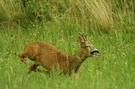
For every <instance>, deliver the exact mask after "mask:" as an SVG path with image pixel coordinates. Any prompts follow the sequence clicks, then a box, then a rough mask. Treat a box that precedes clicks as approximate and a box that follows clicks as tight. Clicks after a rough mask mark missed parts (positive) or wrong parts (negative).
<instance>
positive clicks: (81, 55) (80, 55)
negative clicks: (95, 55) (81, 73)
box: [74, 49, 87, 64]
mask: <svg viewBox="0 0 135 89" xmlns="http://www.w3.org/2000/svg"><path fill="white" fill-rule="evenodd" d="M74 58H75V60H78V63H80V64H81V63H82V62H84V61H85V59H86V58H87V56H86V55H85V54H84V53H83V50H82V49H80V50H79V51H78V52H77V53H76V54H74Z"/></svg>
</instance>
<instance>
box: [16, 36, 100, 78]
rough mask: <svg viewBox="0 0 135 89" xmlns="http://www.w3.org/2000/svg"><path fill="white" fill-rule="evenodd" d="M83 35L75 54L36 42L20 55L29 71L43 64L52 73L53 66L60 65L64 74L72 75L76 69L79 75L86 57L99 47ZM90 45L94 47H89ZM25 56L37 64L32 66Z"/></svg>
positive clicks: (76, 73)
mask: <svg viewBox="0 0 135 89" xmlns="http://www.w3.org/2000/svg"><path fill="white" fill-rule="evenodd" d="M83 37H84V34H80V42H81V47H80V49H79V51H78V52H77V53H76V54H74V55H68V54H66V53H65V52H62V51H61V50H59V49H57V48H56V47H55V46H53V45H51V44H48V43H44V42H34V43H31V44H29V45H27V46H26V47H25V48H24V51H23V52H22V53H21V54H19V55H18V56H19V57H20V59H21V61H22V62H24V63H25V64H26V65H27V67H28V69H29V73H30V72H31V71H36V67H37V66H39V65H41V66H43V67H44V68H45V69H46V70H47V73H50V72H51V71H52V69H53V68H56V67H58V66H59V68H60V69H61V71H62V72H63V73H64V74H69V75H70V74H71V72H72V71H74V72H75V75H78V71H79V68H80V66H81V64H82V63H83V62H84V61H85V59H86V58H87V57H90V56H92V55H93V54H94V52H98V51H97V49H96V48H94V46H93V45H92V44H90V43H89V41H88V42H87V39H86V38H83ZM90 46H91V48H92V49H90V48H88V47H90ZM25 57H28V58H29V59H31V60H32V61H34V62H35V64H34V65H32V66H30V65H29V64H28V63H27V61H26V60H25V59H24V58H25ZM39 71H40V70H39Z"/></svg>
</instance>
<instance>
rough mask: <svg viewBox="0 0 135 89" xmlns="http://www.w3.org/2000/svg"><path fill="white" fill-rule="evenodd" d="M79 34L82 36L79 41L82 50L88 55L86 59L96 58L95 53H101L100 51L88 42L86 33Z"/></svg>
mask: <svg viewBox="0 0 135 89" xmlns="http://www.w3.org/2000/svg"><path fill="white" fill-rule="evenodd" d="M79 34H80V35H79V41H80V46H81V50H82V51H83V53H84V54H85V55H86V57H90V56H96V54H95V53H99V51H98V50H97V49H96V48H95V47H94V46H93V45H92V44H91V42H90V41H88V39H87V37H86V34H84V33H79Z"/></svg>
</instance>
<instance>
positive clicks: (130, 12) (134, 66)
mask: <svg viewBox="0 0 135 89" xmlns="http://www.w3.org/2000/svg"><path fill="white" fill-rule="evenodd" d="M2 1H3V2H4V0H2ZM2 1H0V5H1V7H3V8H6V5H4V3H3V2H2ZM5 1H6V0H5ZM11 1H12V4H13V1H14V0H11ZM67 1H70V0H67ZM71 1H72V0H71ZM94 1H96V0H93V3H94V4H93V5H90V2H89V0H85V2H83V3H82V1H81V0H80V1H79V0H78V1H77V2H73V1H72V2H70V5H71V7H72V4H74V3H76V4H75V5H76V7H77V6H80V7H77V8H78V9H79V11H80V14H78V12H77V10H78V9H75V7H72V8H70V7H68V6H66V5H67V4H63V2H62V1H61V2H60V3H62V5H63V6H61V7H65V8H64V10H67V12H66V13H64V14H62V13H63V12H61V13H57V14H56V13H55V15H54V13H52V12H50V13H48V12H46V13H47V14H51V19H52V20H51V21H43V22H42V23H38V24H36V22H31V23H30V25H29V24H28V23H29V22H28V21H26V20H27V19H23V20H24V22H23V21H22V23H18V18H19V17H18V18H16V17H15V16H14V15H16V16H19V15H21V14H18V13H19V12H18V13H16V12H14V14H11V11H10V12H9V11H7V12H9V13H5V14H4V15H3V18H2V19H0V22H1V23H0V89H134V88H135V51H134V49H135V40H134V39H135V14H134V8H131V7H132V6H131V7H130V8H128V9H125V8H124V9H122V11H121V9H120V8H121V7H122V6H119V9H116V8H111V7H113V6H111V5H110V4H106V3H107V2H105V1H104V0H101V1H103V2H98V3H99V4H100V6H101V5H103V6H101V7H100V6H99V7H98V3H97V2H94ZM119 1H121V0H119ZM125 1H126V0H125ZM130 1H131V2H132V3H133V1H132V0H130ZM5 3H8V1H7V2H5ZM66 3H68V2H66ZM81 3H82V4H81ZM112 3H114V2H112ZM125 3H126V2H125ZM10 4H11V3H10ZM49 4H51V3H49ZM49 4H47V5H49ZM84 4H85V5H86V8H87V9H84V8H83V5H84ZM13 5H14V4H13ZM57 5H58V4H57ZM81 5H82V6H81ZM94 5H95V6H94ZM122 5H124V4H122ZM133 5H134V4H133ZM10 6H12V5H10ZM15 6H16V7H18V5H15ZM41 6H42V5H41ZM46 7H47V6H46ZM54 7H55V6H54ZM54 7H52V8H53V9H52V10H54ZM67 8H68V9H67ZM80 8H81V9H80ZM92 8H93V9H92ZM99 8H100V9H103V12H98V11H97V9H99ZM106 8H107V9H106ZM109 8H110V9H109ZM11 9H12V10H14V9H15V8H11ZM28 9H29V8H28ZM113 9H116V10H115V15H113V16H112V17H111V16H110V12H111V11H113ZM5 10H8V9H0V13H1V12H2V11H5ZM18 10H19V11H20V8H18ZM48 10H50V8H48ZM55 10H56V9H55ZM62 10H63V9H62ZM85 10H86V11H85ZM83 11H84V12H83ZM5 12H6V11H5ZM70 12H74V13H70ZM86 12H88V13H87V14H86ZM20 13H22V12H21V11H20ZM67 13H68V14H67ZM25 15H26V14H25ZM25 15H24V14H23V15H21V16H22V17H23V16H25ZM58 15H60V17H59V16H58ZM69 15H70V16H69ZM8 16H9V17H8ZM89 16H92V17H91V19H90V17H89ZM13 17H14V18H13ZM56 17H57V18H56ZM7 19H8V20H7ZM13 19H14V20H15V22H14V20H13ZM88 19H90V20H88ZM108 19H109V21H108ZM20 21H21V19H20ZM25 21H26V22H28V23H25ZM79 32H85V33H86V34H87V36H88V38H89V40H90V41H91V42H92V43H93V45H94V46H95V47H96V48H97V49H98V50H99V52H100V53H99V55H98V56H97V57H91V58H88V59H87V60H86V61H85V62H84V63H83V65H82V66H81V69H80V73H79V78H78V79H77V80H74V79H73V78H72V76H70V77H69V76H64V75H59V76H58V75H57V74H55V73H54V74H53V75H52V76H51V77H49V76H48V75H46V74H43V73H38V72H36V73H35V72H32V73H31V74H28V70H27V67H26V66H25V65H24V64H23V63H22V62H21V61H20V59H19V58H18V56H17V54H18V53H20V52H22V51H23V48H24V47H25V46H26V45H27V44H29V43H31V42H35V41H43V42H48V43H50V44H53V45H55V46H56V47H57V48H59V49H61V50H62V51H64V52H66V53H68V54H74V53H75V52H76V51H77V50H78V49H79V42H78V33H79ZM30 63H31V62H30ZM39 68H41V69H43V68H42V67H39Z"/></svg>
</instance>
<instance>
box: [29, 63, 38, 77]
mask: <svg viewBox="0 0 135 89" xmlns="http://www.w3.org/2000/svg"><path fill="white" fill-rule="evenodd" d="M38 66H39V65H38V64H36V63H35V64H33V65H32V66H30V67H29V72H28V73H29V74H30V72H31V71H34V72H36V68H37V67H38ZM39 71H40V70H39V69H38V72H39Z"/></svg>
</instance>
